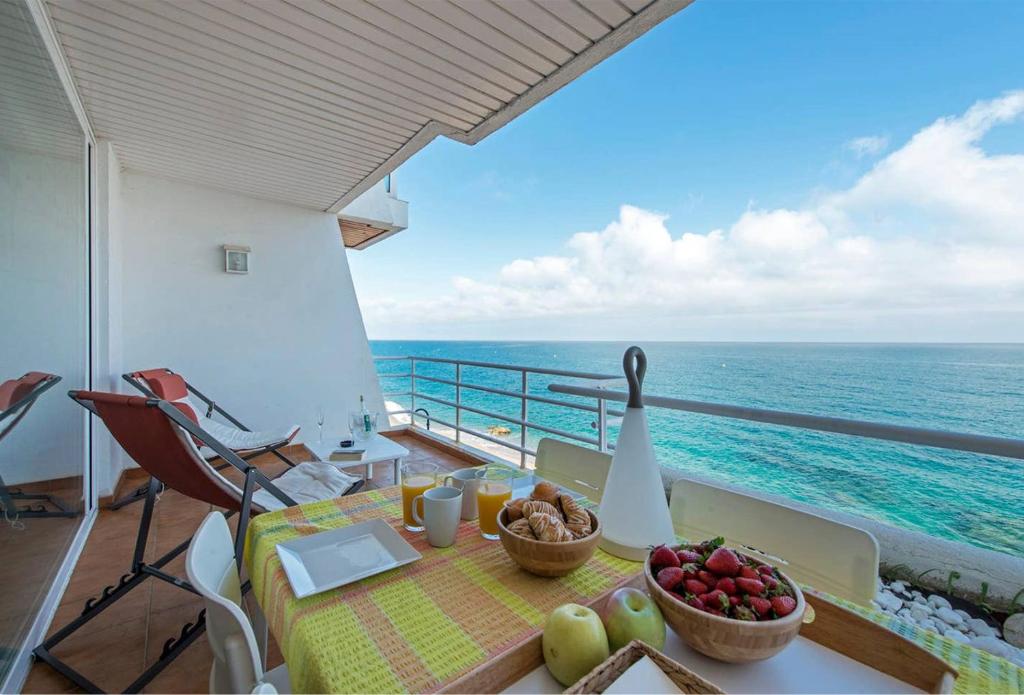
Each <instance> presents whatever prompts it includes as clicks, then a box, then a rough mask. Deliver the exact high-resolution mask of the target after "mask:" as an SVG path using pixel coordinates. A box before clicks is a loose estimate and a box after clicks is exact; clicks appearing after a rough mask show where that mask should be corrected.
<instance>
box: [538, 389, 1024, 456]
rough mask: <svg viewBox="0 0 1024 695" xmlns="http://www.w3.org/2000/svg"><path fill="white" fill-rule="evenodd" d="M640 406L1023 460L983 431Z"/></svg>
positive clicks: (717, 407) (691, 406) (1022, 452)
mask: <svg viewBox="0 0 1024 695" xmlns="http://www.w3.org/2000/svg"><path fill="white" fill-rule="evenodd" d="M548 390H549V391H552V392H553V393H564V394H567V395H572V396H581V397H584V398H586V397H594V396H597V395H599V396H600V397H601V398H602V399H604V400H605V401H612V402H623V403H624V402H626V400H627V399H628V397H629V394H627V393H624V392H621V391H609V390H605V389H601V390H597V389H591V388H586V387H581V386H574V385H571V384H549V385H548ZM643 402H644V406H650V407H656V408H668V409H669V410H679V411H684V412H688V413H699V414H701V415H712V416H716V417H727V418H732V419H734V420H750V421H752V422H764V423H768V424H772V425H781V426H783V427H796V428H798V429H805V430H817V431H819V432H833V433H837V434H846V435H850V436H854V437H865V438H868V439H881V440H885V441H890V442H902V443H904V444H917V445H920V446H930V447H936V448H939V449H951V450H953V451H966V452H971V453H975V454H987V455H989V456H1000V457H1003V458H1012V459H1024V439H1010V438H1006V437H991V436H988V435H983V434H969V433H965V432H947V431H944V430H932V429H926V428H923V427H908V426H905V425H892V424H888V423H881V422H868V421H866V420H853V419H850V418H839V417H825V416H822V415H807V414H805V413H793V412H789V411H785V410H768V409H764V408H747V407H743V406H737V405H726V404H722V403H708V402H705V401H688V400H684V399H682V398H670V397H668V396H650V395H644V397H643Z"/></svg>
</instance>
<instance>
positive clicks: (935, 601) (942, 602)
mask: <svg viewBox="0 0 1024 695" xmlns="http://www.w3.org/2000/svg"><path fill="white" fill-rule="evenodd" d="M928 605H929V606H931V607H932V608H948V609H950V610H952V609H953V606H951V605H949V601H947V600H946V599H944V598H942V597H941V596H939V595H938V594H932V595H931V596H929V597H928Z"/></svg>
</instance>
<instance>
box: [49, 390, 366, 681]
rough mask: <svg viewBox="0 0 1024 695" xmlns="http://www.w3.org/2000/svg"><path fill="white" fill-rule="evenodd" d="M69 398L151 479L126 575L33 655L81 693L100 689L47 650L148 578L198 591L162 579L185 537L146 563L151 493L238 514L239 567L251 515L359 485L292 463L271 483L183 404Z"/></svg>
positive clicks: (166, 655)
mask: <svg viewBox="0 0 1024 695" xmlns="http://www.w3.org/2000/svg"><path fill="white" fill-rule="evenodd" d="M68 395H70V396H71V398H72V399H74V400H75V402H77V403H79V404H80V405H82V406H83V407H85V408H87V409H88V410H89V411H91V412H92V413H94V414H95V415H97V416H98V417H99V418H100V419H102V420H103V423H104V424H105V425H106V426H107V429H108V430H109V431H110V433H111V434H112V435H113V436H114V438H115V439H116V440H117V441H118V443H119V444H120V445H121V447H122V448H123V449H124V450H125V451H126V452H127V453H128V455H129V456H131V457H132V458H133V459H134V460H135V461H136V462H137V463H138V464H139V465H140V466H141V467H142V468H144V469H145V470H146V471H147V472H148V473H149V474H150V476H151V478H150V482H149V484H148V486H147V490H146V496H145V506H144V508H143V511H142V516H141V519H140V522H139V531H138V534H137V537H136V543H135V551H134V554H133V557H132V565H131V569H130V571H129V572H128V573H127V574H124V575H122V576H121V578H120V580H119V581H118V582H117V584H116V585H112V586H108V587H106V588H105V589H103V592H102V594H101V595H100V596H99V597H98V598H93V599H90V600H89V601H87V602H86V604H85V609H84V610H83V612H82V615H81V616H80V617H78V618H76V619H75V620H73V621H72V622H71V623H69V624H68V625H66V626H64V627H63V628H61V629H60V630H58V631H57V632H55V633H54V634H53V635H52V636H51V637H50V638H48V639H47V640H46V641H45V642H43V643H42V644H41V645H39V646H38V647H36V649H35V650H34V653H35V655H36V656H37V657H38V658H39V659H42V660H43V661H45V662H46V663H48V664H50V665H51V666H52V667H53V668H55V669H56V670H57V671H59V672H60V673H62V674H63V675H65V676H66V677H68V678H69V679H71V680H72V681H74V682H75V683H76V684H77V685H78V686H79V687H81V688H83V689H84V690H87V691H91V692H99V689H98V687H97V686H96V685H95V684H94V683H93V682H92V681H90V680H89V679H88V678H87V677H86V676H84V675H82V674H81V673H79V672H78V671H76V670H74V669H73V668H72V667H71V666H69V665H68V664H66V663H64V662H63V661H61V660H60V659H59V658H57V657H56V656H55V655H54V654H53V653H52V651H51V650H52V649H53V648H54V647H55V646H56V645H58V644H59V643H60V642H62V641H63V640H65V639H67V638H68V637H70V636H71V635H72V634H73V633H75V632H76V631H77V630H79V629H80V628H82V627H83V626H84V625H86V624H87V623H88V622H89V621H90V620H92V619H93V618H95V617H96V616H97V615H99V614H100V613H101V612H102V611H103V610H105V609H106V608H108V607H109V606H110V605H112V604H113V603H114V602H116V601H118V600H119V599H121V598H123V597H124V596H125V595H127V594H128V592H130V591H131V590H132V589H134V588H135V587H137V586H138V585H139V584H141V583H142V582H143V581H145V580H146V579H148V578H150V577H156V578H157V579H160V580H162V581H165V582H168V583H169V584H172V585H174V586H177V587H179V588H181V589H183V590H185V591H190V592H192V593H196V590H195V588H194V587H193V586H192V585H191V584H190V583H189V582H188V581H187V580H186V579H184V578H182V577H176V576H173V575H171V574H168V573H167V572H165V571H164V569H163V568H164V567H165V566H166V565H167V564H168V563H170V562H171V561H172V560H174V558H176V557H177V556H178V555H180V554H181V553H182V552H184V551H185V550H186V549H187V548H188V546H189V543H190V541H191V539H186V540H184V541H183V542H182V543H180V544H179V545H178V546H177V547H175V548H174V549H172V550H171V551H170V552H168V553H166V554H165V555H163V556H161V557H159V558H157V559H156V560H154V561H152V562H147V560H146V544H147V540H148V536H149V527H150V524H151V523H152V520H153V511H154V507H155V505H156V502H157V495H158V493H159V492H160V490H161V489H162V487H163V486H164V485H166V486H167V487H169V488H171V489H173V490H176V491H178V492H180V493H181V494H183V495H186V496H187V497H190V498H192V499H196V500H199V501H202V502H206V503H208V504H211V505H213V506H215V507H221V508H223V509H225V510H227V512H228V514H236V513H237V514H238V517H239V520H238V527H237V532H236V538H235V554H236V556H237V558H238V562H239V563H240V562H241V556H242V546H243V544H244V542H245V530H246V526H247V525H248V522H249V517H250V515H253V514H260V513H262V512H264V511H267V510H270V509H279V508H282V507H290V506H293V505H295V504H297V503H298V502H299V501H311V500H315V499H330V498H334V497H339V496H341V495H344V494H351V493H352V492H355V491H356V490H357V489H359V488H360V487H361V486H362V485H363V481H362V480H360V479H359V478H355V477H352V476H349V475H346V474H345V473H343V472H341V471H340V470H338V469H337V468H335V467H334V466H331V465H330V464H328V463H324V462H309V463H300V464H297V465H296V466H295V467H293V468H289V469H288V470H286V471H285V472H284V474H282V475H281V476H279V477H277V478H275V479H273V480H271V479H270V478H268V477H267V476H266V475H265V474H264V473H263V472H262V471H260V470H259V468H257V467H256V466H254V465H252V464H251V463H249V462H248V461H246V460H245V459H243V458H242V457H241V456H239V455H238V454H237V453H235V452H234V451H232V450H231V449H230V448H229V447H227V446H225V445H224V444H223V443H221V442H220V441H219V440H218V439H217V438H216V437H215V436H214V435H213V434H212V433H211V432H209V431H207V430H205V429H203V427H202V426H201V424H202V423H204V422H205V420H200V419H199V418H198V417H197V416H196V413H195V412H194V410H193V409H192V408H191V407H190V406H189V405H187V404H185V403H181V402H169V401H166V400H162V399H158V398H153V397H146V396H129V395H123V394H115V393H102V392H95V391H71V392H70V393H69V394H68ZM197 442H201V443H202V445H204V446H206V447H209V448H210V449H211V450H212V451H213V452H214V453H215V454H216V456H217V457H219V458H221V459H223V461H224V462H225V464H226V465H227V466H230V467H231V468H234V469H235V470H237V471H238V472H239V473H240V474H241V476H242V477H243V480H244V482H243V483H242V484H241V486H239V485H238V484H236V483H235V482H234V481H232V480H231V479H229V478H228V477H226V476H224V475H222V474H221V472H220V471H219V470H217V469H216V468H215V467H214V466H213V465H211V462H210V461H208V460H207V459H206V458H204V456H203V454H202V453H201V452H200V446H199V444H197ZM204 629H205V622H204V614H203V613H200V614H199V617H198V618H197V619H196V620H195V621H194V622H192V623H188V624H186V625H185V626H184V627H183V628H182V630H181V633H180V635H178V636H177V637H176V638H174V639H171V640H168V641H167V643H166V644H165V645H164V648H163V650H162V652H161V655H160V658H159V659H158V660H157V661H156V662H155V663H154V664H152V665H150V666H149V667H148V668H147V669H146V670H145V671H144V672H143V673H142V674H140V675H139V677H138V678H136V680H135V681H134V682H132V683H131V684H130V685H129V686H128V687H127V689H126V692H137V691H138V690H140V689H141V688H142V687H143V686H145V684H146V683H148V682H149V681H150V680H152V679H153V678H154V677H155V676H156V675H157V674H158V673H159V672H160V671H161V670H163V669H164V667H166V666H167V664H169V663H170V662H171V661H173V660H174V659H175V658H176V657H177V656H178V655H179V654H180V653H181V652H182V651H183V650H184V649H185V648H186V647H188V645H189V644H191V643H192V642H193V641H194V640H195V639H196V637H198V636H199V635H200V634H201V633H202V631H203V630H204Z"/></svg>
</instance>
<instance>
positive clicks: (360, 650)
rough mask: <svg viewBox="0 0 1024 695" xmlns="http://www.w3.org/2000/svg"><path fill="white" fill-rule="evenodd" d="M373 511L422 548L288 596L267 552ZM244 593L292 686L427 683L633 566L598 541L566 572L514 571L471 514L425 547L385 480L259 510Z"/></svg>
mask: <svg viewBox="0 0 1024 695" xmlns="http://www.w3.org/2000/svg"><path fill="white" fill-rule="evenodd" d="M374 518H380V519H384V520H385V521H387V522H388V523H390V524H391V525H392V526H393V527H394V528H395V529H396V530H398V532H399V533H400V534H402V536H403V537H404V538H405V539H406V540H407V541H409V543H411V544H412V546H413V547H414V548H416V550H418V551H419V552H420V553H421V554H422V555H423V558H422V559H421V560H419V561H417V562H414V563H412V564H410V565H406V566H405V567H400V568H398V569H394V570H391V571H389V572H384V573H382V574H379V575H377V576H375V577H370V578H369V579H364V580H362V581H360V582H356V583H354V584H350V585H348V586H344V587H340V588H338V589H334V590H331V591H326V592H324V593H321V594H317V595H315V596H309V597H307V598H305V599H301V600H300V599H296V598H295V595H294V594H293V593H292V589H291V585H290V584H289V583H288V577H287V576H286V575H285V573H284V570H283V569H282V567H281V563H280V561H279V560H278V557H277V552H276V549H275V546H276V545H277V544H278V543H281V542H282V541H286V540H289V539H291V538H296V537H298V536H303V535H309V534H313V533H317V532H318V531H324V530H327V529H334V528H340V527H343V526H347V525H349V524H353V523H357V522H360V521H366V520H368V519H374ZM245 563H246V568H247V569H248V572H249V578H250V580H251V581H252V590H253V594H254V595H255V597H256V600H257V601H258V602H259V604H260V607H261V608H262V609H263V612H264V613H265V614H266V616H267V622H268V624H269V626H270V630H271V632H272V633H273V635H274V638H275V639H276V640H277V643H278V644H279V645H280V647H281V653H282V655H283V656H284V658H285V661H286V662H287V663H288V669H289V671H290V674H291V681H292V688H293V691H294V692H297V693H311V692H326V693H330V692H334V693H381V692H431V691H435V690H438V689H440V688H442V687H444V686H445V685H446V684H447V683H450V682H452V681H454V680H455V679H457V678H459V677H460V676H462V675H463V674H465V673H467V672H468V671H470V670H472V669H473V668H475V667H476V666H478V665H480V664H482V663H483V662H485V661H487V660H489V659H491V658H493V657H495V656H497V655H499V654H501V653H502V652H504V651H506V650H508V649H510V648H512V647H514V646H516V645H517V644H520V643H521V642H523V641H525V640H526V639H527V638H529V637H530V636H531V635H533V634H534V633H535V632H536V631H537V630H539V629H540V628H541V627H542V626H543V624H544V619H545V617H546V616H547V614H548V613H549V612H550V611H552V610H553V609H554V608H556V607H557V606H560V605H562V604H563V603H569V602H577V603H585V602H587V601H588V600H590V599H593V598H594V597H596V596H599V595H600V594H602V593H603V592H605V591H607V590H608V589H609V588H611V587H613V586H615V585H616V584H619V583H620V582H622V581H624V580H625V579H627V578H629V577H630V576H632V575H634V574H635V573H636V572H637V571H639V570H640V567H641V566H640V563H636V562H629V561H626V560H621V559H619V558H616V557H613V556H611V555H608V554H606V553H604V552H602V551H600V550H598V551H597V553H595V555H594V557H593V558H592V559H591V561H590V562H588V563H587V564H586V565H585V566H584V567H581V568H580V569H578V570H576V571H575V572H573V573H572V574H570V575H569V576H567V577H562V578H559V579H545V578H541V577H535V576H533V575H531V574H527V573H526V572H523V571H522V570H520V569H519V568H518V567H517V566H516V565H515V564H514V563H513V562H512V560H511V559H509V557H508V555H506V553H505V551H504V549H503V548H502V547H501V543H500V542H498V541H487V540H484V538H483V537H481V535H480V528H479V525H478V524H477V522H475V521H472V522H463V523H462V525H461V526H460V528H459V534H458V537H457V539H456V542H455V545H454V546H452V547H451V548H442V549H438V548H433V547H431V546H430V545H429V544H428V543H427V541H426V538H425V534H413V533H409V532H407V531H405V529H403V528H402V499H401V489H400V488H399V487H398V486H392V487H389V488H384V489H381V490H373V491H370V492H367V493H363V494H356V495H349V496H347V497H341V498H339V499H335V500H328V501H324V502H315V503H312V504H304V505H301V506H298V507H292V508H290V509H283V510H281V511H277V512H271V513H268V514H261V515H260V516H258V517H255V518H254V519H253V520H252V521H251V522H250V524H249V531H248V536H247V539H246V552H245Z"/></svg>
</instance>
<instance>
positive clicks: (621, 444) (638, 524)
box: [598, 346, 675, 560]
mask: <svg viewBox="0 0 1024 695" xmlns="http://www.w3.org/2000/svg"><path fill="white" fill-rule="evenodd" d="M622 368H623V370H624V371H625V373H626V381H628V382H629V402H628V403H627V406H626V414H625V416H624V417H623V418H622V427H621V429H620V430H619V439H618V441H617V442H616V443H615V456H613V457H612V465H611V468H610V469H609V470H608V480H607V482H606V483H605V488H604V495H603V496H602V497H601V507H600V509H599V510H598V516H599V517H600V519H601V542H600V546H601V549H602V550H604V551H605V552H608V553H611V554H612V555H615V556H617V557H621V558H625V559H626V560H643V559H644V558H645V557H647V552H648V548H649V547H650V546H652V545H661V544H662V543H674V542H675V532H674V531H673V530H672V517H671V516H670V514H669V511H668V500H667V499H666V497H665V486H664V484H662V482H661V470H660V468H659V467H658V462H657V461H656V460H655V458H654V447H653V446H652V445H651V433H650V431H649V430H648V429H647V412H646V411H645V410H644V403H643V397H642V395H641V389H642V388H643V382H644V373H645V372H646V371H647V355H645V354H644V351H643V350H641V349H640V348H638V347H636V346H633V347H631V348H629V349H628V350H626V354H625V355H623V357H622Z"/></svg>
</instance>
